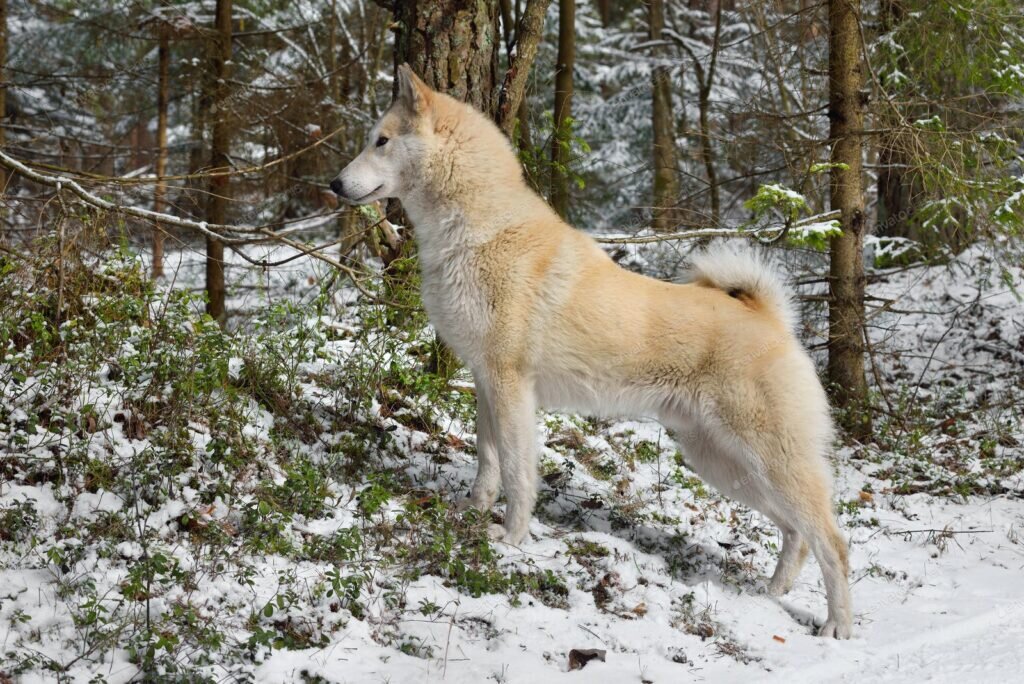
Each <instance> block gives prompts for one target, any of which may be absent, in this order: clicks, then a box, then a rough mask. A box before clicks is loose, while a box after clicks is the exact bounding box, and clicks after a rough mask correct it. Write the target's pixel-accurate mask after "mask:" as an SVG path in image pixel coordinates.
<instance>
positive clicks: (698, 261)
mask: <svg viewBox="0 0 1024 684" xmlns="http://www.w3.org/2000/svg"><path fill="white" fill-rule="evenodd" d="M689 280H690V281H692V282H695V283H698V284H701V285H707V286H710V287H715V288H718V289H719V290H723V291H724V292H728V293H729V294H730V295H731V296H733V297H737V296H747V297H750V298H751V299H753V300H754V301H756V302H758V303H760V304H761V305H762V306H764V307H765V308H766V309H768V310H769V312H770V313H771V314H773V315H775V316H777V317H778V318H779V319H780V320H782V321H783V322H784V323H785V325H786V327H787V328H788V329H789V330H791V331H794V332H795V331H796V326H797V323H798V322H799V319H798V316H797V312H796V309H795V307H794V306H793V301H792V299H791V298H790V296H789V290H788V289H787V287H786V285H785V284H784V283H783V280H782V276H780V275H779V273H778V271H777V270H776V269H775V268H774V267H773V266H772V265H771V264H769V263H768V261H767V260H766V259H765V258H764V256H763V254H761V253H760V252H758V251H755V250H754V249H752V248H751V247H750V246H748V245H745V244H741V243H738V242H725V241H721V242H716V243H713V244H711V245H710V246H708V247H706V248H705V249H703V250H701V251H699V252H697V253H696V254H695V255H694V256H693V266H692V267H691V269H690V271H689Z"/></svg>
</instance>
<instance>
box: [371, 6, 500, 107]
mask: <svg viewBox="0 0 1024 684" xmlns="http://www.w3.org/2000/svg"><path fill="white" fill-rule="evenodd" d="M385 6H387V5H385ZM393 10H394V14H395V26H396V33H395V50H394V54H395V71H396V73H397V70H398V66H399V65H400V64H403V63H408V64H409V66H411V67H412V69H413V71H415V72H416V73H417V74H419V75H420V78H422V79H423V80H424V81H425V82H426V84H427V85H429V86H430V87H431V88H434V89H435V90H439V91H441V92H443V93H447V94H448V95H451V96H452V97H454V98H456V99H457V100H461V101H463V102H469V103H470V104H472V105H473V106H474V107H476V108H478V109H480V110H481V111H484V112H486V113H487V114H488V115H490V116H491V117H492V118H493V117H494V114H495V112H496V111H497V105H498V85H499V78H500V77H499V75H498V47H499V45H500V44H501V38H500V33H499V28H498V3H497V2H496V1H494V0H480V1H479V2H475V3H467V2H465V1H464V0H434V1H433V2H415V1H410V0H398V1H397V2H395V3H394V6H393ZM394 87H395V91H394V92H395V94H397V88H398V80H397V79H396V80H395V86H394Z"/></svg>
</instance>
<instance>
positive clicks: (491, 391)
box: [486, 373, 537, 544]
mask: <svg viewBox="0 0 1024 684" xmlns="http://www.w3.org/2000/svg"><path fill="white" fill-rule="evenodd" d="M486 391H487V399H488V402H489V404H490V407H491V416H492V417H493V419H494V423H493V425H492V427H493V428H494V430H495V435H496V437H497V445H498V461H499V465H500V470H501V484H502V486H503V487H504V489H505V500H506V507H505V527H504V529H501V528H498V529H495V530H492V536H494V537H495V538H498V539H501V540H502V541H505V542H508V543H509V544H518V543H519V542H521V541H522V540H523V538H524V537H526V535H527V533H528V532H529V531H530V518H531V517H532V516H533V505H534V503H536V501H537V463H536V447H537V445H536V413H535V406H536V400H535V398H534V395H533V383H532V382H530V381H529V380H528V379H527V378H525V377H523V376H522V375H521V374H519V373H505V374H502V375H499V376H498V377H495V378H494V379H493V380H492V382H491V384H490V385H489V386H488V388H487V390H486ZM495 527H497V526H495Z"/></svg>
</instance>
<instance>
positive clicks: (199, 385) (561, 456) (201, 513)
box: [0, 249, 1024, 683]
mask: <svg viewBox="0 0 1024 684" xmlns="http://www.w3.org/2000/svg"><path fill="white" fill-rule="evenodd" d="M282 254H283V252H282V251H280V250H279V251H278V253H277V256H278V257H280V256H281V255H282ZM178 260H180V263H176V261H178ZM170 262H171V263H170V264H169V271H170V273H171V274H173V275H172V276H171V277H168V278H167V279H166V281H167V283H171V282H172V281H173V289H174V290H175V292H177V293H179V294H176V295H174V296H169V295H168V289H167V285H166V284H165V285H163V286H161V287H160V288H157V289H156V290H150V289H149V288H148V286H146V285H145V282H144V279H143V278H141V276H140V269H141V268H144V265H141V264H140V261H139V260H138V259H135V258H133V257H131V256H128V255H121V256H117V257H104V258H103V259H102V260H101V264H102V265H101V266H100V267H99V269H98V271H97V272H98V275H94V276H86V275H81V276H80V277H79V281H80V282H79V281H75V286H76V287H79V288H81V289H80V292H81V297H80V298H79V300H78V301H70V302H69V301H65V302H64V306H65V307H66V308H67V315H66V316H65V320H66V322H65V323H64V324H63V326H62V327H61V333H60V335H58V336H55V335H50V334H47V333H46V330H45V325H43V324H42V323H41V322H40V321H41V316H42V315H43V313H41V312H45V311H46V310H47V309H46V306H47V302H49V301H50V300H49V299H46V297H45V296H43V295H44V294H45V292H44V291H45V289H46V287H47V286H48V285H47V283H49V282H50V281H49V280H47V279H46V277H45V276H44V275H41V274H36V276H35V278H36V279H35V280H26V279H25V278H27V277H28V276H26V277H23V278H21V279H20V280H19V279H17V278H14V277H11V278H5V279H4V280H3V281H2V282H3V284H2V285H0V296H2V297H3V298H4V301H7V302H11V301H15V302H21V301H24V302H26V303H25V304H24V305H19V306H17V307H7V309H17V310H16V311H9V312H8V313H5V314H0V323H2V325H3V327H2V328H0V338H2V337H4V336H7V335H10V336H11V340H12V342H11V343H10V344H11V346H9V347H8V350H7V352H5V354H6V356H4V357H0V383H2V384H3V388H2V403H0V470H2V473H3V479H2V484H0V673H5V674H6V676H4V674H0V682H3V681H9V680H11V679H13V680H14V681H19V682H49V681H57V680H59V681H76V682H79V681H80V682H89V681H107V682H126V681H130V680H137V679H141V678H143V677H144V676H145V677H148V678H149V680H151V681H175V680H177V681H198V680H209V681H260V682H263V681H266V682H291V681H310V682H414V681H422V680H427V679H430V680H442V679H443V680H444V681H451V682H483V681H496V682H534V683H536V682H549V681H562V680H566V681H570V680H572V681H588V682H616V683H617V682H676V681H691V680H699V681H711V682H732V681H736V682H741V681H742V682H748V681H786V682H804V681H806V682H819V681H870V682H874V681H892V682H919V681H937V682H946V681H949V682H953V681H955V682H958V683H963V682H979V681H993V682H996V681H1008V680H1012V679H1014V678H1016V677H1017V676H1019V673H1020V672H1021V671H1022V670H1024V649H1021V647H1020V645H1021V644H1022V643H1024V579H1022V578H1024V446H1022V445H1024V415H1022V414H1024V382H1022V378H1024V371H1022V368H1024V306H1022V304H1021V301H1020V300H1019V299H1018V297H1017V296H1016V294H1015V292H1014V291H1013V288H1012V287H1011V285H1010V284H1009V283H1016V284H1019V283H1021V280H1022V276H1024V273H1022V272H1021V270H1020V269H1017V270H1012V269H1011V270H1010V271H1009V272H1008V274H1009V277H1007V276H1006V275H1005V274H1004V271H1003V270H1002V269H1001V267H1000V266H999V265H998V264H996V263H994V262H992V261H991V260H990V259H989V257H988V256H987V255H986V253H985V251H984V250H982V249H976V250H971V251H969V252H967V253H965V254H963V255H961V257H959V258H958V259H957V260H955V261H954V262H953V263H951V264H946V265H942V266H933V267H917V268H910V269H906V270H902V271H896V272H894V273H892V274H891V275H885V276H879V277H878V278H876V279H875V280H874V282H873V283H872V285H871V286H870V288H869V289H870V292H871V294H872V295H873V296H875V297H878V298H881V299H882V300H892V301H893V303H892V305H891V306H890V307H889V310H888V311H886V312H884V313H881V314H879V315H878V316H876V317H874V318H873V319H872V329H871V330H872V332H871V334H872V343H873V344H872V363H871V364H869V373H870V376H871V379H872V382H873V386H874V389H875V391H876V396H875V402H876V404H877V405H878V406H879V407H880V408H881V410H880V412H879V414H878V415H877V416H876V419H875V440H874V442H873V443H871V444H869V445H850V444H846V445H843V446H840V447H839V448H837V450H836V452H835V454H834V457H833V459H832V464H833V468H834V473H835V481H836V492H835V497H834V498H835V502H836V506H837V509H838V511H839V515H840V523H841V525H842V528H843V531H844V533H845V534H846V535H847V536H848V538H849V541H850V546H851V568H852V572H851V578H850V581H851V585H852V592H853V601H854V610H855V634H854V638H853V639H852V640H850V641H846V642H839V641H831V640H824V639H819V638H816V637H814V636H812V634H813V632H814V624H815V623H819V624H820V622H821V621H822V620H823V618H824V614H825V596H824V590H823V586H822V581H821V575H820V572H819V571H818V568H817V565H816V563H815V562H814V560H813V558H812V559H810V560H809V561H808V563H807V564H806V566H805V567H804V570H803V572H802V574H801V575H800V579H799V581H798V583H797V585H796V587H795V589H794V590H793V591H792V592H791V593H790V594H789V595H787V596H785V597H784V598H782V599H774V598H771V597H769V596H767V595H766V594H765V593H764V588H765V586H766V583H767V576H768V575H769V574H770V573H771V570H772V568H773V567H774V562H775V559H776V557H777V554H778V546H779V544H780V542H781V539H780V536H779V534H778V532H777V530H776V529H775V528H774V526H773V525H772V524H771V523H770V522H769V521H768V520H767V519H765V518H763V517H762V516H760V515H759V514H756V513H753V512H751V511H750V510H748V509H746V508H744V507H743V506H741V505H738V504H736V503H733V502H731V501H730V500H728V499H727V498H724V497H722V496H720V495H719V494H718V493H717V492H716V491H714V490H713V489H710V488H709V487H707V486H705V485H704V484H703V483H701V481H700V480H699V479H697V478H696V477H695V476H694V474H693V473H692V472H691V471H689V470H688V469H687V468H686V465H685V463H686V455H685V454H681V453H679V452H678V451H677V449H676V446H675V445H674V444H673V443H672V441H671V440H670V439H669V438H668V436H667V435H665V434H664V432H663V430H662V429H661V428H660V426H658V425H657V424H656V423H653V422H645V421H621V420H591V419H586V418H580V417H576V416H567V415H560V414H543V415H542V416H541V417H540V420H539V424H540V435H539V441H540V442H541V443H542V445H543V446H542V448H541V452H540V454H541V457H540V461H541V471H542V477H543V482H544V484H543V491H542V495H541V505H540V506H539V509H538V513H537V516H536V517H535V519H534V522H533V524H532V527H531V535H530V538H529V539H528V540H527V541H526V542H524V543H523V544H522V546H521V547H519V548H511V547H508V546H504V545H493V544H490V543H489V542H488V541H487V540H486V533H485V529H486V526H487V524H488V523H489V522H491V519H489V518H484V519H477V518H475V517H474V516H473V515H472V514H470V515H467V516H462V515H459V514H457V513H456V512H455V511H454V507H453V506H450V505H449V504H450V502H453V501H455V500H456V499H458V498H460V497H463V496H465V494H466V492H467V490H468V486H469V483H470V482H471V481H472V478H473V475H474V472H475V457H474V454H473V449H474V444H475V437H474V425H473V419H474V414H475V409H474V406H473V395H472V384H471V383H470V382H469V381H468V378H464V377H462V376H459V378H458V379H457V380H456V382H455V383H454V385H453V386H450V387H449V386H443V385H441V384H439V383H438V382H436V380H434V379H432V376H428V375H426V374H425V373H423V372H422V371H420V370H419V369H420V368H421V367H422V365H423V361H424V359H425V357H426V354H427V345H428V344H429V341H430V340H431V339H432V336H431V334H430V333H429V330H427V329H425V328H423V326H422V320H421V319H417V318H416V317H415V315H412V314H410V318H409V319H408V320H396V319H395V317H394V315H393V314H389V313H387V312H385V311H384V310H383V309H381V308H379V307H376V306H374V305H372V304H368V303H366V302H365V301H364V300H363V299H361V298H359V297H356V296H355V295H354V294H353V292H352V291H350V290H337V291H327V290H323V289H322V285H323V284H324V282H326V281H327V280H329V278H328V272H327V269H326V267H322V266H321V265H318V264H315V263H312V262H310V261H307V260H303V259H299V260H296V261H293V262H291V263H289V264H288V265H286V266H284V267H281V268H277V269H273V270H270V271H265V272H264V271H258V270H243V269H242V266H241V263H240V262H236V263H234V264H233V265H232V268H231V269H230V270H229V275H231V274H234V275H235V276H236V277H235V278H233V282H234V285H233V287H232V297H231V300H230V301H229V309H233V310H235V311H240V312H245V314H246V316H247V319H246V320H248V321H249V322H248V323H247V324H246V326H245V327H243V328H242V329H241V331H239V332H238V333H235V334H228V335H225V334H222V333H221V332H220V331H219V330H218V329H216V328H215V326H213V327H211V326H210V325H204V324H203V323H202V322H201V319H200V318H199V317H198V316H196V314H195V310H196V302H194V301H189V300H188V299H183V296H182V295H181V294H180V293H181V292H183V291H185V290H188V289H194V288H196V287H197V286H198V283H199V282H200V278H201V275H202V263H201V262H200V261H199V260H198V258H197V256H196V255H195V254H194V253H192V252H189V251H183V252H177V253H174V254H173V255H172V258H171V259H170ZM111 283H114V284H115V285H114V286H111ZM68 287H69V291H70V293H71V294H68V293H65V296H66V297H68V298H70V299H72V300H73V299H74V296H75V295H74V292H76V290H74V288H72V287H71V286H68ZM29 293H35V294H34V295H33V296H35V297H36V299H33V298H32V297H30V296H28V294H29ZM817 320H818V321H820V320H821V319H820V318H818V319H817ZM72 321H74V322H72ZM808 339H809V342H810V344H811V345H812V347H813V346H814V344H815V342H816V341H819V340H816V338H815V337H813V336H810V337H809V338H808ZM3 344H5V345H6V344H8V342H6V341H4V342H3ZM816 353H817V352H816ZM500 509H501V505H500V504H499V507H498V510H497V511H495V515H498V514H500ZM572 649H604V650H606V651H607V655H606V660H605V661H604V662H600V661H592V662H590V663H588V664H587V665H586V666H585V668H584V669H583V670H582V672H572V671H569V651H570V650H572Z"/></svg>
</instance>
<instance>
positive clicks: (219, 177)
mask: <svg viewBox="0 0 1024 684" xmlns="http://www.w3.org/2000/svg"><path fill="white" fill-rule="evenodd" d="M230 62H231V0H217V15H216V20H215V26H214V35H213V44H212V45H211V52H210V71H211V75H212V77H213V80H212V82H211V84H210V88H211V94H212V98H211V108H210V115H211V118H212V120H213V121H212V123H213V131H212V138H211V149H210V168H211V171H212V172H213V173H212V175H211V176H210V196H209V198H208V199H207V204H206V222H207V223H213V224H225V223H227V213H228V200H229V197H228V191H229V184H230V176H229V175H228V171H229V170H230V168H231V159H230V149H231V121H230V119H229V114H230V111H229V110H230V106H229V102H228V97H229V95H230V87H229V85H228V78H229V72H230ZM206 294H207V297H208V298H209V299H208V301H207V305H206V310H207V312H208V313H209V314H210V316H212V317H213V318H214V320H216V321H217V322H218V323H220V324H221V325H223V324H224V323H225V322H226V320H227V312H226V311H225V308H224V298H225V294H224V243H222V242H220V241H219V240H215V239H213V238H209V237H208V238H207V239H206Z"/></svg>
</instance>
